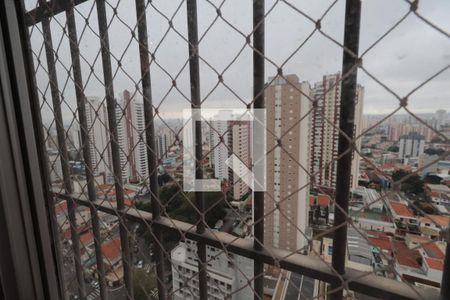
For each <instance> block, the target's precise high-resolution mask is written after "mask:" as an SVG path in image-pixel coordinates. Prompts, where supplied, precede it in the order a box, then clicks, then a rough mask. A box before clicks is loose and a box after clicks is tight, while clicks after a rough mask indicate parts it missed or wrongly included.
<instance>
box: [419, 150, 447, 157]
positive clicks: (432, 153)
mask: <svg viewBox="0 0 450 300" xmlns="http://www.w3.org/2000/svg"><path fill="white" fill-rule="evenodd" d="M423 152H424V153H426V154H428V155H438V156H441V155H442V154H444V153H445V150H444V149H434V148H428V149H425V151H423Z"/></svg>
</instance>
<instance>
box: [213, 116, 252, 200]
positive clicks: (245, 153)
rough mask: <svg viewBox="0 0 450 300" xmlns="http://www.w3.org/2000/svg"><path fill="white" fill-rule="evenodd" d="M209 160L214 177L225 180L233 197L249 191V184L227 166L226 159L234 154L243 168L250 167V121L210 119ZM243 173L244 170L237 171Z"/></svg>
mask: <svg viewBox="0 0 450 300" xmlns="http://www.w3.org/2000/svg"><path fill="white" fill-rule="evenodd" d="M209 123H210V125H211V127H212V128H210V138H209V140H210V149H212V150H211V152H210V153H211V156H210V161H211V163H212V165H213V167H214V177H215V178H217V179H220V180H227V181H228V182H229V184H230V187H231V191H232V194H233V198H234V199H236V200H239V199H241V198H242V196H244V195H245V194H247V193H248V192H249V186H248V185H247V184H246V183H245V182H244V181H243V180H242V179H241V178H240V177H239V176H236V174H235V173H234V172H233V170H231V168H229V167H228V165H227V163H226V161H227V159H228V158H229V157H230V156H231V155H232V154H234V155H235V157H237V158H238V159H239V160H240V161H241V162H242V164H241V166H242V167H243V168H244V167H246V168H249V169H250V168H251V167H250V163H251V145H250V142H251V140H250V122H249V121H210V122H209ZM239 172H240V174H245V171H244V170H241V171H239Z"/></svg>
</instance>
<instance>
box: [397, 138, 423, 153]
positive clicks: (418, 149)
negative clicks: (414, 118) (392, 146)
mask: <svg viewBox="0 0 450 300" xmlns="http://www.w3.org/2000/svg"><path fill="white" fill-rule="evenodd" d="M424 148H425V138H424V137H423V136H422V135H420V134H418V133H417V132H410V133H409V134H405V135H402V136H401V137H400V141H399V151H398V157H399V158H408V157H418V156H419V155H421V154H423V151H424Z"/></svg>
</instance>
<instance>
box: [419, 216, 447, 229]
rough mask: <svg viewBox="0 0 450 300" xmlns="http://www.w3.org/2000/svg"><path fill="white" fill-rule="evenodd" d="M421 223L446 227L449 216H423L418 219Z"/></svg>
mask: <svg viewBox="0 0 450 300" xmlns="http://www.w3.org/2000/svg"><path fill="white" fill-rule="evenodd" d="M419 222H421V223H434V224H436V225H439V226H441V227H447V226H449V224H450V216H442V215H425V216H424V217H421V218H420V219H419Z"/></svg>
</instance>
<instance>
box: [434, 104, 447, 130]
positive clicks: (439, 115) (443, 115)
mask: <svg viewBox="0 0 450 300" xmlns="http://www.w3.org/2000/svg"><path fill="white" fill-rule="evenodd" d="M446 122H447V111H445V110H444V109H439V110H437V111H436V129H437V130H439V129H441V126H443V125H445V124H446Z"/></svg>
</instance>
